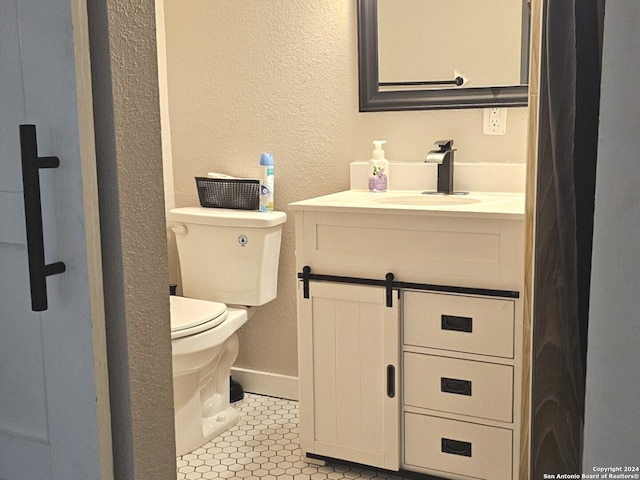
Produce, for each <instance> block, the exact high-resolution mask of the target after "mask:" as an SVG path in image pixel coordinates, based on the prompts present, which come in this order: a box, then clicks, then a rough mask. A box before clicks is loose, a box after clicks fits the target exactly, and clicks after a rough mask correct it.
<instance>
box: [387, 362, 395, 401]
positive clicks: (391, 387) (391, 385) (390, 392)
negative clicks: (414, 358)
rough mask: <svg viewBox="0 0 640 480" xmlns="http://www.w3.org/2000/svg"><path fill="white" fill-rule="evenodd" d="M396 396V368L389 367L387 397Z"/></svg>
mask: <svg viewBox="0 0 640 480" xmlns="http://www.w3.org/2000/svg"><path fill="white" fill-rule="evenodd" d="M395 396H396V367H394V366H393V365H387V397H389V398H393V397H395Z"/></svg>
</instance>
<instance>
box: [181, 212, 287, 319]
mask: <svg viewBox="0 0 640 480" xmlns="http://www.w3.org/2000/svg"><path fill="white" fill-rule="evenodd" d="M286 220H287V214H286V213H284V212H259V211H253V210H230V209H222V208H200V207H185V208H175V209H173V210H171V211H170V212H169V221H171V222H173V225H172V230H173V231H174V233H175V235H176V244H177V248H178V258H179V260H180V274H181V278H182V294H183V295H184V296H185V297H191V298H199V299H202V300H214V301H217V302H223V303H226V304H230V305H247V306H251V305H263V304H265V303H267V302H269V301H271V300H273V299H274V298H276V295H277V293H278V263H279V259H280V242H281V239H282V224H283V223H284V222H286Z"/></svg>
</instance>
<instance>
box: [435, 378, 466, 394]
mask: <svg viewBox="0 0 640 480" xmlns="http://www.w3.org/2000/svg"><path fill="white" fill-rule="evenodd" d="M440 391H441V392H443V393H453V394H455V395H467V396H469V397H470V396H471V382H470V381H469V380H459V379H457V378H447V377H440Z"/></svg>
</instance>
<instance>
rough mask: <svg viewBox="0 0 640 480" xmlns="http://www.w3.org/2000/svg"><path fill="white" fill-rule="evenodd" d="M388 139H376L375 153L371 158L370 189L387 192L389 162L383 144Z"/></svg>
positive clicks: (374, 143) (374, 144)
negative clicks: (385, 156)
mask: <svg viewBox="0 0 640 480" xmlns="http://www.w3.org/2000/svg"><path fill="white" fill-rule="evenodd" d="M385 143H387V141H386V140H374V142H373V147H374V148H373V154H372V155H371V160H369V190H371V191H373V192H386V191H387V188H389V162H388V161H387V159H386V158H384V150H383V149H382V145H384V144H385Z"/></svg>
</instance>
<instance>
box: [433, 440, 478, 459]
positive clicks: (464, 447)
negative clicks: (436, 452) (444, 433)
mask: <svg viewBox="0 0 640 480" xmlns="http://www.w3.org/2000/svg"><path fill="white" fill-rule="evenodd" d="M440 440H441V442H442V444H441V446H442V453H449V454H451V455H460V456H461V457H470V456H471V443H469V442H461V441H460V440H452V439H450V438H441V439H440Z"/></svg>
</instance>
